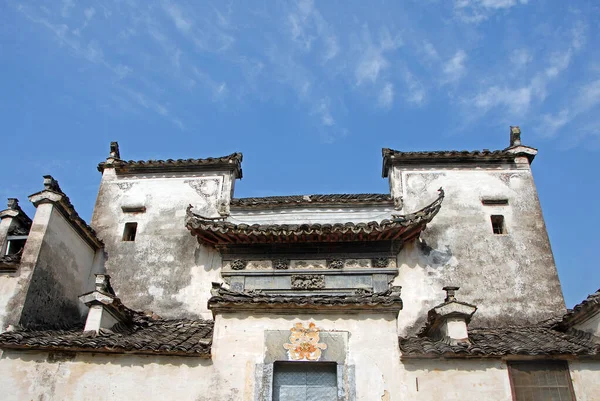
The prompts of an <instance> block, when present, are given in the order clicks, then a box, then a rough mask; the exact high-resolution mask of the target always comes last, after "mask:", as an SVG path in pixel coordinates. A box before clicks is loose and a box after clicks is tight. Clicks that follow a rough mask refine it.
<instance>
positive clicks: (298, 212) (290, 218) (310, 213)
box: [227, 205, 425, 224]
mask: <svg viewBox="0 0 600 401" xmlns="http://www.w3.org/2000/svg"><path fill="white" fill-rule="evenodd" d="M422 206H425V205H422ZM411 211H413V210H411ZM392 213H394V214H402V213H403V211H398V210H395V209H394V208H393V207H383V206H368V207H367V206H365V207H318V206H314V207H298V208H296V207H285V208H277V209H272V210H260V211H257V210H242V209H236V210H233V211H232V215H231V217H230V218H229V219H227V221H230V222H232V223H235V224H241V223H244V224H315V223H318V224H335V223H348V222H349V221H352V222H354V223H367V222H370V221H377V222H380V221H381V220H384V219H390V218H391V215H392Z"/></svg>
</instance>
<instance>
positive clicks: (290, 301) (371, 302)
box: [208, 287, 402, 310]
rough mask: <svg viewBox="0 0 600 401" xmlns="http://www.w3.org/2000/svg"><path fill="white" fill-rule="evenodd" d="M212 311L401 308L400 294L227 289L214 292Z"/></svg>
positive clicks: (209, 301) (389, 291) (387, 292)
mask: <svg viewBox="0 0 600 401" xmlns="http://www.w3.org/2000/svg"><path fill="white" fill-rule="evenodd" d="M208 307H209V309H213V310H214V309H226V308H232V309H234V310H239V309H242V308H245V309H247V307H251V308H252V307H259V308H266V309H275V308H278V307H283V308H285V309H286V310H289V308H299V309H313V308H318V309H327V308H330V309H334V308H336V307H341V308H342V309H343V308H344V307H364V308H365V309H369V308H371V307H392V308H393V309H398V310H399V309H401V308H402V299H401V298H400V292H399V291H398V292H396V291H392V290H388V291H386V292H381V293H373V292H367V291H357V292H356V293H355V294H352V295H326V294H318V293H314V292H313V293H306V294H295V295H294V294H269V293H263V292H261V291H249V292H234V291H230V290H228V289H225V288H222V287H221V288H219V289H217V290H216V291H213V296H212V297H211V298H210V299H209V300H208Z"/></svg>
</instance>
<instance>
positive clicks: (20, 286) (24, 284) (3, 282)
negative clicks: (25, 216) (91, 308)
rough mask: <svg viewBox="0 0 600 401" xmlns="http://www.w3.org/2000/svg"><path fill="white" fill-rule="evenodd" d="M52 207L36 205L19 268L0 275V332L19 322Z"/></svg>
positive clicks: (49, 205)
mask: <svg viewBox="0 0 600 401" xmlns="http://www.w3.org/2000/svg"><path fill="white" fill-rule="evenodd" d="M52 207H53V206H52V205H51V204H42V205H39V206H38V208H37V210H36V213H35V216H34V218H33V223H32V226H31V230H30V232H29V236H28V238H27V242H26V243H25V248H24V249H23V255H22V257H21V264H20V266H19V269H18V270H17V271H16V272H15V273H12V274H5V275H1V276H0V290H1V293H0V332H2V331H4V330H6V328H7V326H8V325H9V324H12V325H16V324H18V323H19V319H20V318H21V312H22V309H23V305H24V303H25V296H26V293H27V289H28V288H29V281H30V278H31V274H32V271H33V268H34V267H35V264H36V262H37V259H38V255H39V253H40V248H41V245H42V243H43V240H44V236H45V235H46V231H47V228H48V222H49V221H50V217H51V215H52Z"/></svg>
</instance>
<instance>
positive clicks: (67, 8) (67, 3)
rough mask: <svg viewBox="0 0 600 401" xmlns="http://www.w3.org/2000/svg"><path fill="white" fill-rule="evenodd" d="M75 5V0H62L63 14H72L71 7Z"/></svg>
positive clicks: (64, 15)
mask: <svg viewBox="0 0 600 401" xmlns="http://www.w3.org/2000/svg"><path fill="white" fill-rule="evenodd" d="M74 6H75V3H74V1H73V0H62V9H61V15H62V16H63V17H68V16H69V15H70V14H71V9H72V8H73V7H74Z"/></svg>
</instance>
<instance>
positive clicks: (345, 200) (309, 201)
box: [230, 194, 394, 209]
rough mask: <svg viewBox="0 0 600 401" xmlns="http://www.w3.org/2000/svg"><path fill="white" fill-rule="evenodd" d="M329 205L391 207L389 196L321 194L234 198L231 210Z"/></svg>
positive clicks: (391, 200) (392, 202) (391, 201)
mask: <svg viewBox="0 0 600 401" xmlns="http://www.w3.org/2000/svg"><path fill="white" fill-rule="evenodd" d="M329 205H353V206H354V205H385V206H393V205H394V201H393V199H392V197H391V196H390V195H389V194H322V195H289V196H266V197H259V198H234V199H232V200H231V204H230V206H231V207H232V208H256V209H260V208H266V209H268V208H271V207H273V206H276V207H287V206H289V207H292V206H329Z"/></svg>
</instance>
